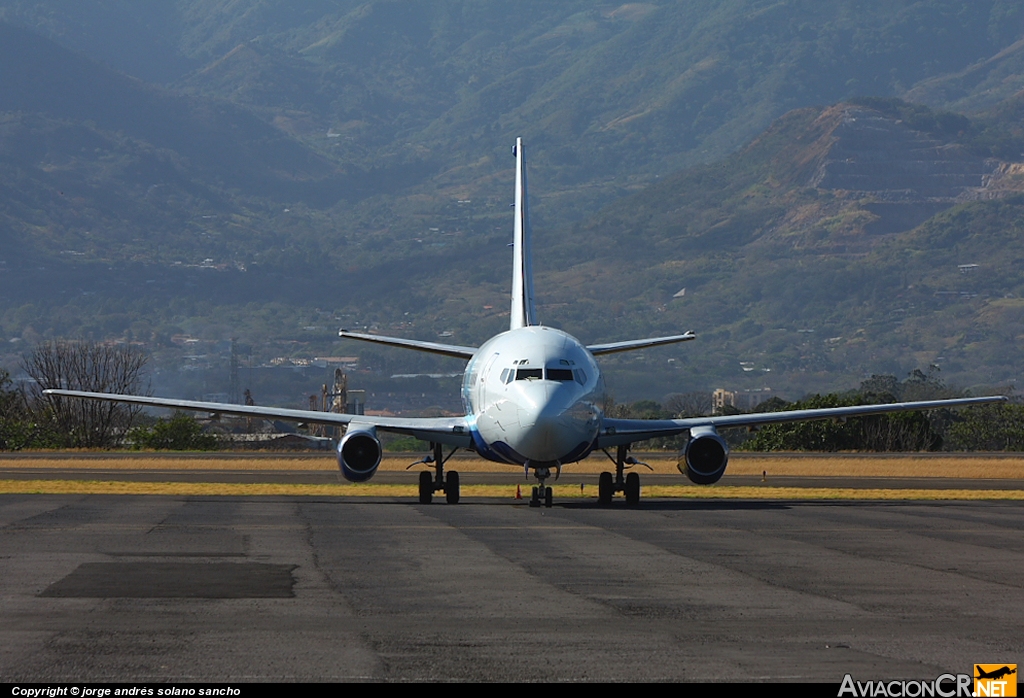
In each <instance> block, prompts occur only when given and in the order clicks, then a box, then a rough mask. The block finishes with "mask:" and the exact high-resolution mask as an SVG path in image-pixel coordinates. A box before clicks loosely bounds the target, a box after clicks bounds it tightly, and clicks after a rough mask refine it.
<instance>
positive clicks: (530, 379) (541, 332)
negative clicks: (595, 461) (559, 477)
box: [462, 325, 605, 467]
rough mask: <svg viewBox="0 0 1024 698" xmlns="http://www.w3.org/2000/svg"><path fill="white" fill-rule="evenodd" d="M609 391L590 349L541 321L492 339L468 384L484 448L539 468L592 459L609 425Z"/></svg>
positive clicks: (468, 402) (467, 398) (478, 442)
mask: <svg viewBox="0 0 1024 698" xmlns="http://www.w3.org/2000/svg"><path fill="white" fill-rule="evenodd" d="M604 397H605V388H604V379H603V378H602V377H601V371H600V369H599V368H598V366H597V362H596V361H595V360H594V357H593V356H592V355H591V353H590V352H589V351H587V348H586V347H585V346H584V345H583V344H581V343H580V342H579V341H578V340H577V339H575V338H574V337H572V336H570V335H568V334H566V333H565V332H562V331H561V330H556V329H554V328H551V327H544V326H540V325H534V326H530V327H521V328H518V329H514V330H509V331H508V332H503V333H502V334H500V335H498V336H496V337H494V338H492V339H491V340H489V341H488V342H486V343H485V344H484V345H483V346H481V347H480V350H479V351H478V352H477V353H476V355H475V356H474V357H473V359H472V360H471V361H470V363H469V365H468V366H467V367H466V374H465V378H464V379H463V385H462V400H463V403H464V406H465V408H466V414H467V415H469V418H470V421H471V424H470V430H471V433H472V435H473V442H474V446H475V448H476V450H477V452H478V453H479V454H480V455H481V456H483V457H485V458H487V459H489V460H493V461H497V462H499V463H510V464H517V465H528V466H531V467H554V466H556V465H558V464H562V463H572V462H575V461H578V460H580V459H581V458H585V457H586V456H587V454H589V453H590V452H591V451H592V450H593V448H594V445H595V443H596V439H597V435H598V432H599V431H600V428H601V420H602V417H603V413H602V410H601V405H602V403H603V401H604Z"/></svg>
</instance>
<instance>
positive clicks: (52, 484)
mask: <svg viewBox="0 0 1024 698" xmlns="http://www.w3.org/2000/svg"><path fill="white" fill-rule="evenodd" d="M523 493H524V496H529V490H528V488H523ZM0 494H120V495H172V496H268V495H270V496H273V495H277V496H310V497H387V498H403V499H413V498H415V497H416V496H417V488H416V486H415V485H375V484H372V483H369V484H330V485H289V484H230V483H212V482H188V483H186V482H104V481H81V480H0ZM515 494H516V489H515V488H514V487H512V486H509V485H465V486H463V487H462V497H463V498H465V499H473V498H482V497H488V498H505V499H514V498H515ZM554 496H555V499H556V500H564V499H596V498H597V488H596V487H593V486H590V487H586V488H584V489H583V490H581V489H580V487H579V486H573V485H555V486H554ZM644 496H646V497H658V498H674V499H773V500H775V499H779V500H904V501H906V500H1024V490H934V489H853V488H829V487H820V488H817V487H816V488H803V487H769V486H764V487H730V486H713V487H697V486H691V485H655V486H651V487H645V488H644ZM438 499H440V500H443V496H441V497H438Z"/></svg>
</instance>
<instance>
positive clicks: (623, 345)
mask: <svg viewBox="0 0 1024 698" xmlns="http://www.w3.org/2000/svg"><path fill="white" fill-rule="evenodd" d="M696 338H697V335H695V334H694V333H693V332H684V333H683V334H674V335H672V336H670V337H651V338H650V339H630V340H627V341H625V342H611V343H609V344H591V345H589V346H588V347H587V351H589V352H590V353H591V354H593V355H594V356H601V355H602V354H614V353H616V352H620V351H636V350H637V349H646V348H647V347H660V346H661V345H663V344H675V343H676V342H689V341H690V340H691V339H696Z"/></svg>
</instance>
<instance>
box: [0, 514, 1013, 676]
mask: <svg viewBox="0 0 1024 698" xmlns="http://www.w3.org/2000/svg"><path fill="white" fill-rule="evenodd" d="M1022 528H1024V503H1021V502H831V503H829V502H794V501H772V500H768V501H737V500H731V501H714V502H712V501H685V500H648V501H645V502H642V503H641V505H640V506H639V507H638V508H633V509H629V508H626V507H624V506H613V507H611V508H607V509H603V508H599V507H597V506H596V505H595V504H593V503H591V502H589V501H586V500H576V501H567V502H564V503H560V504H556V506H555V507H554V508H552V509H530V508H529V507H527V506H525V504H523V503H515V502H512V501H510V500H504V499H503V500H488V499H475V500H472V501H471V502H466V503H463V504H459V505H458V506H446V505H444V504H434V505H429V506H424V505H419V504H415V503H411V502H409V501H408V500H396V499H387V498H379V499H372V498H369V499H368V498H344V497H342V498H329V499H328V498H316V497H295V498H290V497H250V498H246V497H172V496H145V497H136V496H103V495H94V496H82V495H61V496H56V495H3V496H0V607H2V609H3V613H2V622H0V681H7V682H9V681H106V680H117V681H153V680H172V681H187V680H212V681H258V680H292V679H295V680H325V681H332V680H353V679H368V680H396V681H406V680H434V679H441V680H491V681H506V680H515V681H530V680H538V681H540V680H544V681H548V680H619V681H634V680H701V681H719V680H766V681H770V680H795V681H826V682H835V683H838V682H839V681H840V680H841V679H842V677H843V675H844V674H845V673H848V672H849V673H852V674H853V676H854V678H855V679H858V680H862V681H863V680H869V679H876V680H877V679H895V678H916V679H933V678H935V677H936V676H937V675H938V674H940V673H943V672H952V673H958V672H968V671H970V669H971V664H972V663H974V662H996V663H998V662H1006V663H1016V662H1019V661H1020V660H1021V658H1022V657H1024V652H1022V650H1024V641H1022V640H1021V639H1020V636H1021V633H1020V628H1021V627H1024V590H1022V575H1021V570H1022V569H1024V535H1022Z"/></svg>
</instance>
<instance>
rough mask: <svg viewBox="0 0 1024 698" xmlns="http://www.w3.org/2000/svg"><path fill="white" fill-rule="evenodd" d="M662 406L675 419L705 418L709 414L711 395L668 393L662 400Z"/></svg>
mask: <svg viewBox="0 0 1024 698" xmlns="http://www.w3.org/2000/svg"><path fill="white" fill-rule="evenodd" d="M662 404H663V405H664V406H665V409H666V410H668V411H669V412H671V413H672V414H673V415H674V416H675V417H677V418H686V417H705V416H707V415H709V414H711V393H710V392H708V391H694V392H690V393H669V394H668V395H666V396H665V397H664V398H663V399H662Z"/></svg>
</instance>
